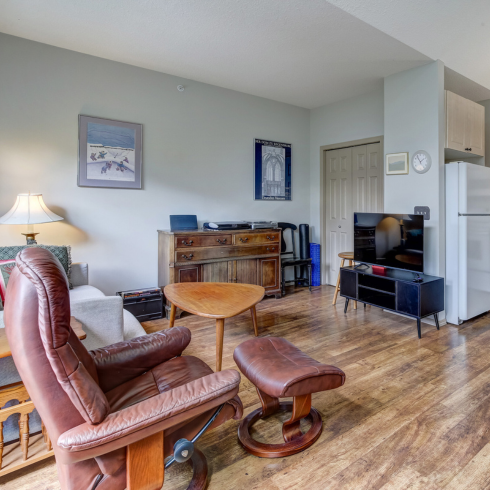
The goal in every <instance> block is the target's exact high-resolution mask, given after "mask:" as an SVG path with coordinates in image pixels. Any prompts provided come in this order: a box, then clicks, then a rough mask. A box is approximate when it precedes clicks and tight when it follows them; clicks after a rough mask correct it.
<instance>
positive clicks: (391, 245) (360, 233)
mask: <svg viewBox="0 0 490 490" xmlns="http://www.w3.org/2000/svg"><path fill="white" fill-rule="evenodd" d="M354 262H360V263H363V264H369V265H379V266H382V267H389V268H392V269H402V270H407V271H412V272H419V273H423V272H424V217H423V216H422V215H415V214H388V213H354Z"/></svg>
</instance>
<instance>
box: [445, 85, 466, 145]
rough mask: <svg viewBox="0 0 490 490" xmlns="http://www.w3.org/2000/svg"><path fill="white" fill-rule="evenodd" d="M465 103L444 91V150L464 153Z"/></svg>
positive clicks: (459, 97) (461, 98)
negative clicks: (449, 149)
mask: <svg viewBox="0 0 490 490" xmlns="http://www.w3.org/2000/svg"><path fill="white" fill-rule="evenodd" d="M466 101H467V99H465V98H463V97H461V96H459V95H456V94H453V93H452V92H449V91H446V148H452V149H453V150H459V151H465V148H466V146H465V126H466Z"/></svg>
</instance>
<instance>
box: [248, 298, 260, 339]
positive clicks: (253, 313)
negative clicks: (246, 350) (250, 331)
mask: <svg viewBox="0 0 490 490" xmlns="http://www.w3.org/2000/svg"><path fill="white" fill-rule="evenodd" d="M250 312H251V313H252V323H253V325H254V333H255V336H256V337H257V336H258V335H259V329H258V327H257V311H256V310H255V305H253V306H252V308H250Z"/></svg>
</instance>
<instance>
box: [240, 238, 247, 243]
mask: <svg viewBox="0 0 490 490" xmlns="http://www.w3.org/2000/svg"><path fill="white" fill-rule="evenodd" d="M239 240H240V241H241V242H242V243H245V242H248V237H247V238H239Z"/></svg>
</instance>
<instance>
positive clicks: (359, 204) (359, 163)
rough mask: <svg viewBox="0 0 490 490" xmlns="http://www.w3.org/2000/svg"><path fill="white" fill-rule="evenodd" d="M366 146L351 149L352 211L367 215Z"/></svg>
mask: <svg viewBox="0 0 490 490" xmlns="http://www.w3.org/2000/svg"><path fill="white" fill-rule="evenodd" d="M367 165H368V161H367V146H366V145H362V146H354V147H353V148H352V201H353V203H352V211H353V212H359V213H367V212H368V208H367V202H368V186H369V182H368V178H367Z"/></svg>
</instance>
